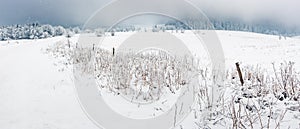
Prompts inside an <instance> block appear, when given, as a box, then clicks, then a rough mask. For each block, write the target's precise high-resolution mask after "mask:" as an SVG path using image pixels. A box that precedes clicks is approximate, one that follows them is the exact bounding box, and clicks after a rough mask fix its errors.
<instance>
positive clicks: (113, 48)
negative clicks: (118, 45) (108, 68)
mask: <svg viewBox="0 0 300 129" xmlns="http://www.w3.org/2000/svg"><path fill="white" fill-rule="evenodd" d="M113 56H115V48H114V47H113Z"/></svg>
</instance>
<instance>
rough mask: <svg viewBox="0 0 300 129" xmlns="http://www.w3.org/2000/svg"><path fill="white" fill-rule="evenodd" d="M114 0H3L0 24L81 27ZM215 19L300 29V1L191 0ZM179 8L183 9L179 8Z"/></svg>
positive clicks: (0, 3) (0, 7) (0, 4)
mask: <svg viewBox="0 0 300 129" xmlns="http://www.w3.org/2000/svg"><path fill="white" fill-rule="evenodd" d="M110 1H111V0H1V2H0V25H10V24H23V23H28V22H33V21H39V22H41V23H49V24H60V25H81V24H83V23H84V22H85V21H86V20H87V19H88V18H89V17H90V16H91V15H92V14H93V13H94V12H95V11H96V10H98V9H99V8H101V7H103V6H104V5H106V4H107V3H109V2H110ZM190 1H191V2H192V3H194V4H195V5H197V6H198V7H200V8H201V9H202V10H204V11H205V12H208V13H209V14H213V15H215V16H223V17H227V16H230V17H238V18H242V19H244V20H247V21H253V20H273V21H278V22H282V23H284V24H286V25H297V26H300V13H299V12H300V1H299V0H190ZM176 8H179V9H180V7H176Z"/></svg>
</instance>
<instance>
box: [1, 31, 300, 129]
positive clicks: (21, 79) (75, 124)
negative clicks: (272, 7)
mask: <svg viewBox="0 0 300 129" xmlns="http://www.w3.org/2000/svg"><path fill="white" fill-rule="evenodd" d="M118 34H119V35H118ZM217 34H218V36H219V39H220V41H221V44H222V47H223V49H224V54H225V58H226V69H231V68H235V63H236V62H241V66H245V65H253V66H257V65H259V66H261V67H263V68H265V69H267V70H272V69H273V66H272V63H273V62H274V63H275V64H279V63H282V62H284V61H293V62H295V68H296V69H297V68H298V69H297V70H300V58H299V56H300V39H299V38H286V39H284V38H282V39H281V40H279V37H278V36H273V35H264V34H256V33H248V32H235V31H217ZM124 35H125V37H126V36H128V34H124V33H117V36H124ZM111 38H113V37H111ZM77 39H78V35H75V36H74V37H72V38H71V39H67V38H65V37H54V38H48V39H40V40H17V41H14V40H11V41H9V44H8V41H1V42H0V129H84V128H86V129H96V128H97V126H95V125H94V124H93V123H92V122H91V121H90V120H89V119H88V117H87V116H86V115H85V114H84V112H83V111H82V110H81V107H80V104H79V103H78V100H77V97H76V91H75V89H74V82H73V75H72V74H73V72H72V68H71V67H64V66H63V59H57V58H54V57H51V56H49V54H48V53H47V51H46V49H47V48H49V47H51V46H54V45H55V44H57V43H67V41H68V40H69V41H70V42H76V41H77ZM297 113H298V115H299V111H298V112H297V111H296V112H295V113H294V112H292V113H290V114H294V115H297ZM104 117H105V116H104ZM298 117H300V115H299V116H298ZM287 118H288V119H286V120H284V124H283V125H282V126H281V128H288V127H287V125H290V126H291V127H290V128H300V126H299V124H300V118H298V119H296V118H293V116H288V117H287ZM289 122H291V123H289ZM184 123H185V122H184ZM187 123H188V122H187ZM190 124H192V123H190ZM182 127H186V128H192V127H194V128H196V127H197V126H196V125H184V124H183V126H182ZM219 127H220V126H219ZM221 127H222V126H221ZM273 127H274V126H273ZM227 128H229V127H227Z"/></svg>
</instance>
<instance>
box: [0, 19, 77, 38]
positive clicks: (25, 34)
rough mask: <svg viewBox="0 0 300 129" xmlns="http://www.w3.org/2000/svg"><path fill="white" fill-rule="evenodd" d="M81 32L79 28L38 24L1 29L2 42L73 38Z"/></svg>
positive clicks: (2, 27) (3, 27)
mask: <svg viewBox="0 0 300 129" xmlns="http://www.w3.org/2000/svg"><path fill="white" fill-rule="evenodd" d="M79 32H80V29H79V28H78V27H75V28H70V29H65V28H64V27H62V26H52V25H48V24H45V25H40V24H38V23H33V24H24V25H12V26H1V27H0V40H2V41H5V40H8V39H13V40H16V39H43V38H48V37H55V36H62V35H66V36H72V35H73V34H77V33H79Z"/></svg>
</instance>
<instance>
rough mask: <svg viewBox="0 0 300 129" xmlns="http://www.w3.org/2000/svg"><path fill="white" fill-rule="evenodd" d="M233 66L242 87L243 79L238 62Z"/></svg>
mask: <svg viewBox="0 0 300 129" xmlns="http://www.w3.org/2000/svg"><path fill="white" fill-rule="evenodd" d="M235 65H236V69H237V71H238V74H239V78H240V81H241V84H242V86H243V85H244V79H243V75H242V71H241V69H240V65H239V63H238V62H237V63H235Z"/></svg>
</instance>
